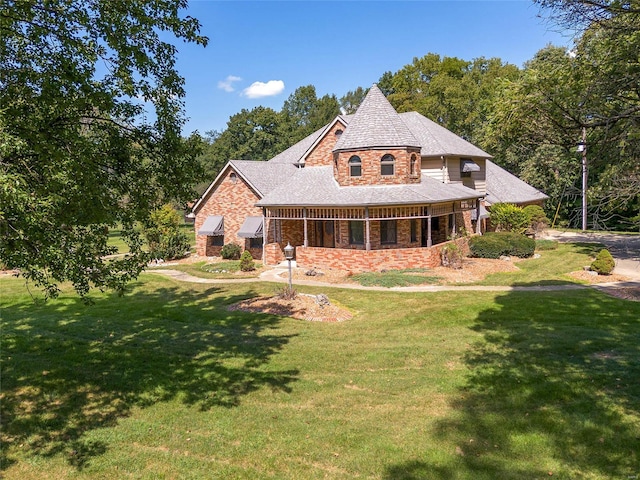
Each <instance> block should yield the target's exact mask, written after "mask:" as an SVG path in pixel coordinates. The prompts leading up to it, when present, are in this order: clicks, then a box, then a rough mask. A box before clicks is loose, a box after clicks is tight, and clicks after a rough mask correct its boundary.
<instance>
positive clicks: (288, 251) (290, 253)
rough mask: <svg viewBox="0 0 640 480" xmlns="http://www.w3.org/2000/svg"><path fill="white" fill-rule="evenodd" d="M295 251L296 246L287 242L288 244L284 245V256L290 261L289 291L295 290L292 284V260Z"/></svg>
mask: <svg viewBox="0 0 640 480" xmlns="http://www.w3.org/2000/svg"><path fill="white" fill-rule="evenodd" d="M293 251H294V248H293V247H292V246H291V244H290V243H289V242H287V246H286V247H284V258H286V259H287V262H289V292H291V291H292V290H293V285H292V284H291V260H293Z"/></svg>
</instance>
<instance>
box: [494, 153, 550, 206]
mask: <svg viewBox="0 0 640 480" xmlns="http://www.w3.org/2000/svg"><path fill="white" fill-rule="evenodd" d="M486 169H487V174H486V181H487V197H486V199H485V201H486V203H487V204H489V205H492V204H494V203H527V202H536V201H542V200H546V199H547V198H549V196H548V195H545V194H544V193H542V192H541V191H540V190H538V189H537V188H534V187H532V186H531V185H529V184H528V183H526V182H524V181H523V180H520V179H519V178H518V177H516V176H515V175H512V174H511V173H509V172H507V171H506V170H505V169H504V168H502V167H499V166H498V165H496V164H495V163H493V162H492V161H491V160H487V166H486Z"/></svg>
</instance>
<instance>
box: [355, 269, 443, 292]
mask: <svg viewBox="0 0 640 480" xmlns="http://www.w3.org/2000/svg"><path fill="white" fill-rule="evenodd" d="M429 272H430V270H429V269H427V268H422V269H416V268H408V269H404V270H386V271H384V272H366V273H358V274H356V275H353V276H352V277H351V280H353V281H354V282H356V283H359V284H360V285H362V286H365V287H374V286H375V287H387V288H392V287H408V286H410V285H424V284H433V283H439V282H440V280H441V277H438V276H435V275H425V274H426V273H429Z"/></svg>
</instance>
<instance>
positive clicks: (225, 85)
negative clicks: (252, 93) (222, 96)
mask: <svg viewBox="0 0 640 480" xmlns="http://www.w3.org/2000/svg"><path fill="white" fill-rule="evenodd" d="M240 80H242V78H240V77H236V76H234V75H229V76H228V77H227V78H225V79H224V80H220V81H219V82H218V88H220V89H221V90H224V91H225V92H233V91H235V88H233V84H234V82H239V81H240Z"/></svg>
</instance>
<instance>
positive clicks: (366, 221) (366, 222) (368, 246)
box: [364, 207, 371, 250]
mask: <svg viewBox="0 0 640 480" xmlns="http://www.w3.org/2000/svg"><path fill="white" fill-rule="evenodd" d="M364 230H365V231H364V235H365V237H364V248H365V250H371V228H370V227H369V207H364Z"/></svg>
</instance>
